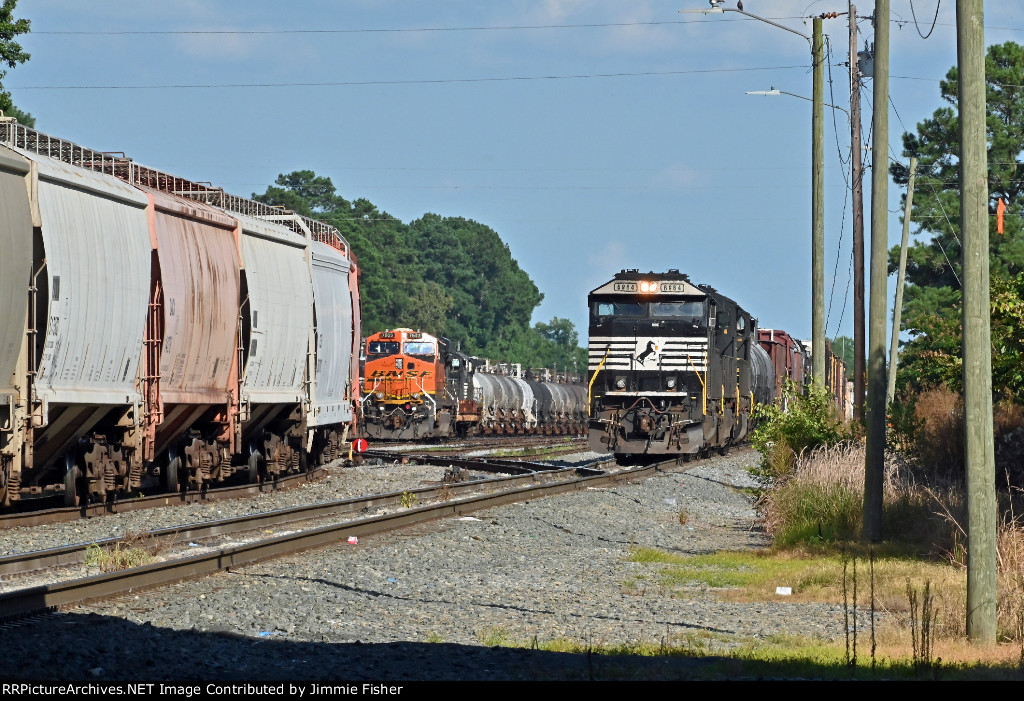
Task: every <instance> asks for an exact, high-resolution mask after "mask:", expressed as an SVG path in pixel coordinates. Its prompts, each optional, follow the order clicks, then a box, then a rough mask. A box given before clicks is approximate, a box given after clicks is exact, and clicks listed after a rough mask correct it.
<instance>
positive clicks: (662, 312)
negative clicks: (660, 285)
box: [651, 301, 704, 326]
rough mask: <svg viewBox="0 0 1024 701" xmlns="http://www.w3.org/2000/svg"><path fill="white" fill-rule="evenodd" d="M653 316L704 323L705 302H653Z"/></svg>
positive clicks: (698, 323)
mask: <svg viewBox="0 0 1024 701" xmlns="http://www.w3.org/2000/svg"><path fill="white" fill-rule="evenodd" d="M651 316H652V317H654V318H655V319H672V320H675V321H683V322H687V323H690V324H693V325H694V326H698V325H703V321H704V302H701V301H689V302H687V301H677V302H651Z"/></svg>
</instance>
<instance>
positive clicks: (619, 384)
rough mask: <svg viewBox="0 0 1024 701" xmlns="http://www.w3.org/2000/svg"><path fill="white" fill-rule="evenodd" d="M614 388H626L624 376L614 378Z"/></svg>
mask: <svg viewBox="0 0 1024 701" xmlns="http://www.w3.org/2000/svg"><path fill="white" fill-rule="evenodd" d="M615 388H616V389H626V378H624V377H620V378H619V379H617V380H615Z"/></svg>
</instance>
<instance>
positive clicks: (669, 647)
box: [478, 628, 1024, 680]
mask: <svg viewBox="0 0 1024 701" xmlns="http://www.w3.org/2000/svg"><path fill="white" fill-rule="evenodd" d="M478 639H479V640H480V642H481V644H483V645H486V646H488V647H507V648H520V649H531V650H540V651H545V652H554V653H562V654H575V655H586V656H587V659H588V661H589V665H588V666H589V668H590V671H589V673H590V678H591V679H603V678H610V679H651V678H653V679H695V680H696V679H701V680H737V679H793V678H800V679H880V680H883V679H884V680H900V679H903V680H917V679H928V680H931V679H941V680H1016V679H1022V678H1024V672H1022V668H1021V666H1020V664H1019V661H1018V660H1017V659H1016V657H1015V656H1014V655H1013V654H1006V653H1007V651H1006V650H1005V647H1006V646H1003V649H992V648H983V649H979V648H978V647H967V646H965V645H961V646H960V647H959V648H957V647H953V646H949V645H946V646H940V647H938V648H936V650H935V652H938V653H941V654H942V655H948V656H949V657H948V658H946V657H943V660H945V659H957V660H958V661H957V662H945V661H938V662H935V663H933V664H931V665H929V666H922V665H920V664H915V661H914V659H913V658H912V657H911V656H909V655H906V656H904V655H902V654H901V650H900V649H898V648H893V647H891V646H887V645H885V644H883V645H881V646H880V647H879V652H878V654H877V655H876V657H875V659H870V658H868V657H867V656H862V657H859V658H857V660H856V661H854V662H851V661H850V659H849V657H848V655H847V653H846V650H845V649H844V646H843V645H842V644H830V643H826V642H823V641H822V640H819V639H813V638H804V637H799V636H792V635H777V636H771V637H769V638H767V639H755V638H746V639H741V640H738V641H737V640H735V639H732V638H730V637H729V636H726V635H723V634H720V633H715V632H713V631H698V632H687V633H683V634H679V635H673V636H666V637H663V638H661V639H660V640H636V641H627V642H617V643H604V642H596V643H595V642H590V643H584V642H580V641H579V640H573V639H568V638H552V639H549V640H539V639H538V638H537V637H536V636H535V637H533V638H532V639H529V640H516V639H513V638H512V637H511V636H510V635H509V634H508V632H507V631H505V630H504V629H502V628H488V629H486V630H484V631H481V632H480V633H479V634H478ZM644 659H647V660H649V662H647V663H645V662H643V660H644ZM652 663H653V666H652ZM560 678H561V677H560Z"/></svg>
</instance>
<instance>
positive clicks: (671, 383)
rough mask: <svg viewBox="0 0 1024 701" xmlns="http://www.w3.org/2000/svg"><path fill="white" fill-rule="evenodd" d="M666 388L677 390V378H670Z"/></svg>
mask: <svg viewBox="0 0 1024 701" xmlns="http://www.w3.org/2000/svg"><path fill="white" fill-rule="evenodd" d="M665 386H666V387H668V388H669V389H675V388H676V378H674V377H670V378H668V380H666V381H665Z"/></svg>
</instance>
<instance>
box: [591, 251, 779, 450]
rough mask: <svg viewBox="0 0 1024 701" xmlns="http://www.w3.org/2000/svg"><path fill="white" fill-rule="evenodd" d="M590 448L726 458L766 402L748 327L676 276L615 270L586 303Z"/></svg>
mask: <svg viewBox="0 0 1024 701" xmlns="http://www.w3.org/2000/svg"><path fill="white" fill-rule="evenodd" d="M587 302H588V306H589V313H590V326H589V335H590V340H589V369H590V372H591V373H592V375H591V378H590V383H589V388H588V393H589V397H588V404H589V407H590V418H589V427H590V444H591V447H592V448H593V449H594V450H597V451H604V452H612V453H615V454H616V455H617V456H627V455H673V454H675V455H693V454H696V453H700V452H702V451H706V450H708V449H712V448H715V449H718V450H720V451H722V452H724V451H726V450H727V449H728V447H729V446H731V445H733V444H735V443H737V442H739V441H740V440H742V439H743V438H744V437H746V435H747V433H748V430H749V429H750V411H751V408H752V406H753V405H754V404H755V403H758V402H769V401H771V400H772V399H773V397H774V372H773V370H772V363H771V360H770V359H769V358H768V355H767V353H765V351H764V350H763V349H762V348H761V347H760V346H759V345H758V333H757V320H756V319H755V318H753V317H752V316H751V315H750V314H749V313H747V312H746V311H745V310H744V309H742V308H741V307H740V306H739V305H737V304H736V302H734V301H733V300H731V299H729V298H728V297H726V296H724V295H723V294H721V293H719V292H718V291H717V290H715V289H714V288H712V287H709V286H707V285H696V284H694V283H692V282H691V281H690V279H689V277H688V276H686V275H684V274H682V273H680V272H679V271H678V270H674V269H673V270H669V271H668V272H666V273H653V272H651V273H646V274H642V273H640V272H639V271H638V270H623V271H621V272H620V273H618V274H617V275H615V277H614V278H613V279H612V280H610V281H609V282H607V283H605V284H604V285H601V286H600V287H598V288H597V289H595V290H593V291H592V292H591V293H590V295H589V297H588V300H587Z"/></svg>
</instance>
